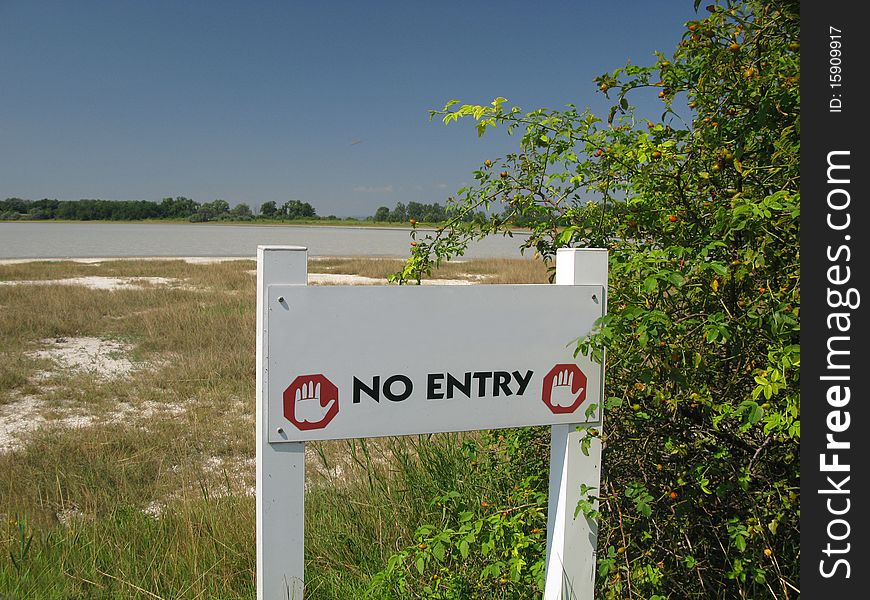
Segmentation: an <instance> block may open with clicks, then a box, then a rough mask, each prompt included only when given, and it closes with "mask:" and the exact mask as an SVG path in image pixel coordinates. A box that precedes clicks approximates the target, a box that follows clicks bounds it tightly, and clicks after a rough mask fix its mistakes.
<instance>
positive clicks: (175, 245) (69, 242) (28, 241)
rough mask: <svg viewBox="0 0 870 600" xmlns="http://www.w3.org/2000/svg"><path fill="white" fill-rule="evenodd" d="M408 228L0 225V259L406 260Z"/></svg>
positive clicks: (508, 248)
mask: <svg viewBox="0 0 870 600" xmlns="http://www.w3.org/2000/svg"><path fill="white" fill-rule="evenodd" d="M409 231H410V230H408V229H388V228H383V229H381V228H372V227H329V226H314V227H303V226H292V225H290V226H285V225H280V226H258V225H217V224H196V225H194V224H184V223H178V224H176V223H147V224H131V223H87V222H83V223H50V222H27V223H0V259H3V258H97V257H135V256H143V257H144V256H250V257H254V256H256V253H257V246H258V245H265V244H272V245H294V246H306V247H307V248H308V252H309V254H310V255H311V256H398V257H405V256H407V255H408V250H409V244H410V241H411V238H410V237H409ZM524 235H525V234H515V235H514V237H513V238H508V237H501V236H498V237H489V238H486V239H484V240H482V241H480V242H477V243H475V244H474V245H473V246H472V247H470V248H469V250H468V252H466V254H465V257H466V258H483V257H508V258H510V257H517V258H518V257H519V256H520V253H519V250H518V247H519V245H520V244H521V243H522V240H523V236H524Z"/></svg>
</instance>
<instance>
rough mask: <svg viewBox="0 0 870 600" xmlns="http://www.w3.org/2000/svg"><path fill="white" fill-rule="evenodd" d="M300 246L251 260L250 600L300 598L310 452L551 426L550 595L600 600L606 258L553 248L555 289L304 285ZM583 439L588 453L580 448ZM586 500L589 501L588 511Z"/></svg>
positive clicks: (596, 252)
mask: <svg viewBox="0 0 870 600" xmlns="http://www.w3.org/2000/svg"><path fill="white" fill-rule="evenodd" d="M307 280H308V277H307V250H306V249H305V248H302V247H298V246H261V247H259V248H258V249H257V432H256V433H257V598H258V600H271V599H272V598H296V599H299V598H302V597H303V596H304V594H305V582H304V570H305V556H304V537H305V536H304V530H305V526H304V522H305V519H304V506H305V442H306V441H310V440H326V439H340V438H356V437H374V436H386V435H405V434H419V433H434V432H439V431H463V430H472V429H494V428H499V427H520V426H527V425H547V424H549V425H551V426H552V427H551V430H550V431H551V444H550V493H549V502H548V507H547V560H546V569H545V587H544V600H562V599H563V598H568V597H575V598H591V597H592V592H593V589H594V579H595V572H596V555H595V553H596V540H597V532H598V527H597V525H596V524H595V522H594V521H591V520H587V519H586V518H584V517H583V516H582V515H581V516H578V517H576V518H575V516H574V515H575V509H576V507H577V504H578V502H579V501H580V500H581V490H596V489H597V488H598V486H599V478H600V470H601V441H600V440H601V438H600V436H594V437H592V438H587V439H585V441H583V440H584V437H583V436H584V435H585V434H584V433H583V432H582V431H581V430H582V428H583V427H595V428H596V429H598V430H599V431H600V428H601V425H602V417H603V415H602V409H601V398H602V397H603V385H604V374H603V367H602V366H601V365H599V364H597V363H595V362H593V361H591V360H589V359H588V358H586V357H584V356H577V357H575V356H574V349H575V348H576V341H577V338H578V337H580V336H583V335H585V334H586V333H588V332H589V331H591V329H592V327H593V325H594V323H595V321H596V319H598V318H599V317H600V316H602V315H603V314H604V313H605V311H606V306H605V305H606V286H607V253H606V252H605V251H604V250H601V249H584V250H578V249H560V250H559V251H558V254H557V260H556V284H557V285H512V286H504V285H499V286H486V285H481V286H443V287H438V286H432V287H429V286H426V287H420V286H409V287H395V286H389V287H307V286H306V283H307ZM581 441H582V443H583V444H584V451H582V452H581V449H580V448H581ZM595 505H596V504H595V502H594V501H593V506H595Z"/></svg>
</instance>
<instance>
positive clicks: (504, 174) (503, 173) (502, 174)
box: [498, 171, 508, 179]
mask: <svg viewBox="0 0 870 600" xmlns="http://www.w3.org/2000/svg"><path fill="white" fill-rule="evenodd" d="M498 175H499V177H501V178H502V179H507V176H508V172H507V171H502V172H501V173H499V174H498Z"/></svg>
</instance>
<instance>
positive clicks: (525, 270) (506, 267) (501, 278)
mask: <svg viewBox="0 0 870 600" xmlns="http://www.w3.org/2000/svg"><path fill="white" fill-rule="evenodd" d="M402 263H403V261H401V260H399V259H395V258H356V257H349V258H316V259H314V260H312V261H311V263H310V264H309V270H310V271H311V272H313V273H342V274H347V275H362V276H363V277H370V278H373V279H385V278H387V277H389V276H390V275H392V274H393V273H395V272H397V271H399V270H400V269H401V267H402ZM432 277H433V278H435V279H460V280H469V281H475V282H479V283H502V284H504V283H548V281H549V280H548V273H547V267H546V265H544V263H543V262H541V261H539V260H531V259H516V258H484V259H475V260H468V261H452V262H445V263H444V264H442V265H441V266H440V267H438V268H437V269H435V270H434V271H433V273H432Z"/></svg>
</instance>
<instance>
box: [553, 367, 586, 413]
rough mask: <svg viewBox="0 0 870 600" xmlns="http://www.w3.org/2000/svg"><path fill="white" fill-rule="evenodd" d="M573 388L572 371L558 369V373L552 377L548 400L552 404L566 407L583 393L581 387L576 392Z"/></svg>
mask: <svg viewBox="0 0 870 600" xmlns="http://www.w3.org/2000/svg"><path fill="white" fill-rule="evenodd" d="M573 388H574V372H573V371H571V370H570V369H565V370H564V371H560V372H559V374H558V375H556V377H554V378H553V389H552V391H551V392H550V402H551V403H552V405H553V406H561V407H567V406H571V405H572V404H574V401H575V400H577V396H579V395H580V394H581V393H583V388H580V389H579V390H577V391H576V392H575V391H573Z"/></svg>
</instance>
